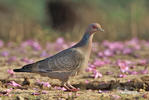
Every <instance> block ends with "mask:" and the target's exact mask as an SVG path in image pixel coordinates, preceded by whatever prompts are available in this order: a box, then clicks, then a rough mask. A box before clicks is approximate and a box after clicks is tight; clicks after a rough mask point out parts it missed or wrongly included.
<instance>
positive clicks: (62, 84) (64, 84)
mask: <svg viewBox="0 0 149 100" xmlns="http://www.w3.org/2000/svg"><path fill="white" fill-rule="evenodd" d="M61 86H64V87H65V88H66V89H67V90H69V91H71V89H70V88H69V87H68V86H67V84H66V82H62V83H61Z"/></svg>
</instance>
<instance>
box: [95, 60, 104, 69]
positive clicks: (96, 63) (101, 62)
mask: <svg viewBox="0 0 149 100" xmlns="http://www.w3.org/2000/svg"><path fill="white" fill-rule="evenodd" d="M94 65H95V66H99V67H100V66H104V65H105V62H104V61H101V60H99V59H96V60H95V61H94Z"/></svg>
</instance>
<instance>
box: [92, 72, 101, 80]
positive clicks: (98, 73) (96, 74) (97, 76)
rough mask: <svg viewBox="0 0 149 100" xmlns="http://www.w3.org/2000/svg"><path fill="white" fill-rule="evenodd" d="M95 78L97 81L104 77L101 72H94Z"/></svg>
mask: <svg viewBox="0 0 149 100" xmlns="http://www.w3.org/2000/svg"><path fill="white" fill-rule="evenodd" d="M93 76H94V78H95V79H96V78H100V77H102V74H101V73H100V72H97V71H94V72H93Z"/></svg>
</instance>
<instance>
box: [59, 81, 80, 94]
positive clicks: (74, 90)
mask: <svg viewBox="0 0 149 100" xmlns="http://www.w3.org/2000/svg"><path fill="white" fill-rule="evenodd" d="M62 86H64V87H65V88H66V89H67V90H68V91H72V92H76V91H79V89H76V88H75V87H73V86H72V85H71V84H70V83H69V82H62Z"/></svg>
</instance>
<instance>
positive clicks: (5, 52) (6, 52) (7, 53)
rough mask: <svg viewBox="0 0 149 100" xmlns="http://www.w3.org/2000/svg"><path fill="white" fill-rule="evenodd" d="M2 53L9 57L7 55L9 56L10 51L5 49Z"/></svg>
mask: <svg viewBox="0 0 149 100" xmlns="http://www.w3.org/2000/svg"><path fill="white" fill-rule="evenodd" d="M1 55H2V56H4V57H7V56H9V52H8V51H3V52H1Z"/></svg>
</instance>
